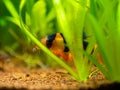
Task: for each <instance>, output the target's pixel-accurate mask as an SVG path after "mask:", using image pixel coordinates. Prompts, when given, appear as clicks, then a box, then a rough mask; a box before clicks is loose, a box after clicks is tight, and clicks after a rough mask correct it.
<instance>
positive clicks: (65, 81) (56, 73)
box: [0, 64, 110, 90]
mask: <svg viewBox="0 0 120 90" xmlns="http://www.w3.org/2000/svg"><path fill="white" fill-rule="evenodd" d="M104 83H110V82H109V81H108V80H106V79H105V77H104V76H103V74H102V73H101V72H100V71H98V72H97V73H96V74H94V75H93V76H92V77H91V78H90V79H88V81H87V82H86V83H83V82H77V81H75V80H73V79H72V78H71V77H70V75H69V73H68V72H67V71H66V70H64V69H62V68H57V69H54V68H51V69H50V68H47V69H41V68H37V69H35V68H34V69H30V68H26V67H23V66H15V65H13V64H6V65H4V68H3V69H1V70H0V88H1V89H3V88H4V89H5V88H7V89H8V88H9V89H11V88H12V89H13V88H14V89H27V90H28V89H37V90H38V89H52V90H56V89H58V90H61V89H67V90H74V89H76V90H78V89H82V90H83V89H92V88H97V87H99V86H100V85H101V84H104ZM12 89H11V90H12Z"/></svg>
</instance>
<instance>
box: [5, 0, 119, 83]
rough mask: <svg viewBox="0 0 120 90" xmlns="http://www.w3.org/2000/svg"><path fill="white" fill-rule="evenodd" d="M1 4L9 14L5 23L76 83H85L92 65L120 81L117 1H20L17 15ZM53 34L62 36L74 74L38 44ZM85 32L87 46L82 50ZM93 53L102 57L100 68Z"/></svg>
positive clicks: (64, 63)
mask: <svg viewBox="0 0 120 90" xmlns="http://www.w3.org/2000/svg"><path fill="white" fill-rule="evenodd" d="M28 2H29V3H28ZM3 3H4V4H5V6H6V8H7V9H8V11H9V12H10V14H11V16H9V17H7V19H8V20H9V21H11V22H13V23H14V24H16V25H17V26H19V28H20V29H21V32H22V33H23V34H24V35H25V38H27V40H28V41H29V42H33V43H35V44H36V45H38V46H39V47H40V48H41V49H42V50H43V51H44V52H45V53H46V54H47V55H48V56H50V57H52V58H53V59H51V60H52V61H55V62H57V63H58V64H59V65H61V66H62V67H64V68H65V69H66V70H67V71H68V72H69V73H70V74H71V76H72V77H73V78H74V79H75V80H77V81H86V80H87V79H88V77H89V75H91V72H90V69H91V66H92V65H93V63H94V64H95V65H96V66H97V67H98V68H99V69H100V70H101V71H102V72H103V74H104V75H105V76H106V77H107V78H108V79H110V80H113V81H120V77H119V74H120V69H119V68H120V67H119V59H120V57H119V53H120V45H119V39H120V35H119V29H120V28H119V24H120V20H119V19H120V15H119V14H120V1H119V0H51V1H50V0H21V1H20V4H19V10H18V11H16V9H15V7H14V5H13V4H12V1H11V0H3ZM56 32H60V33H62V34H63V35H64V37H65V40H66V42H67V46H68V47H69V49H70V51H71V53H72V56H73V63H74V66H75V68H76V70H74V69H72V67H70V66H69V65H68V64H67V63H66V62H65V61H64V60H62V59H61V58H59V57H57V56H56V55H54V54H53V53H52V52H51V51H50V50H49V49H48V48H46V47H45V46H44V45H43V44H42V43H41V42H40V41H39V40H38V39H39V38H41V37H43V36H45V35H48V34H51V33H56ZM84 32H85V33H86V37H87V38H86V40H85V41H86V42H87V43H88V46H87V48H86V49H85V50H84V49H83V47H84V46H83V34H84ZM37 35H38V36H37ZM96 44H97V46H98V47H97V50H95V51H94V48H95V45H96ZM93 51H94V52H93ZM96 51H99V53H100V55H101V56H102V60H103V64H101V63H99V62H98V60H97V59H96V58H95V57H96V53H97V52H96ZM91 52H92V53H91Z"/></svg>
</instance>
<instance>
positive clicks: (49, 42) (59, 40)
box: [34, 33, 73, 61]
mask: <svg viewBox="0 0 120 90" xmlns="http://www.w3.org/2000/svg"><path fill="white" fill-rule="evenodd" d="M40 41H41V43H42V44H43V45H45V46H46V47H47V48H49V49H50V50H51V51H52V52H53V53H54V54H55V55H56V56H58V57H60V58H63V59H64V60H66V61H72V60H73V57H72V55H71V53H70V51H69V49H68V47H67V46H66V45H65V43H66V41H65V39H64V37H63V35H62V34H61V33H56V34H51V35H48V36H46V37H44V38H42V39H41V40H40ZM34 48H35V49H36V50H40V48H39V47H38V46H35V47H34Z"/></svg>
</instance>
